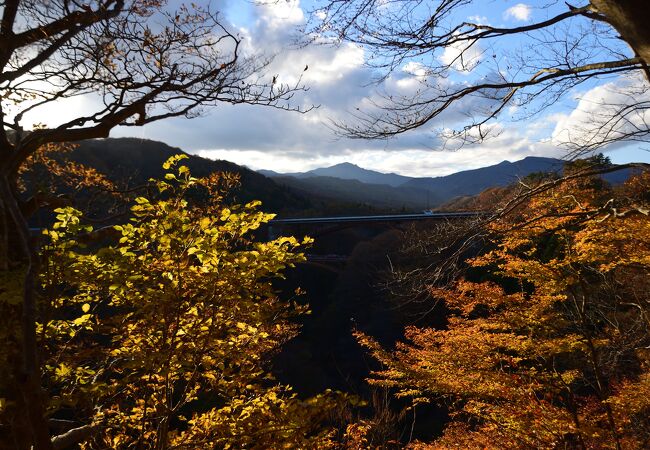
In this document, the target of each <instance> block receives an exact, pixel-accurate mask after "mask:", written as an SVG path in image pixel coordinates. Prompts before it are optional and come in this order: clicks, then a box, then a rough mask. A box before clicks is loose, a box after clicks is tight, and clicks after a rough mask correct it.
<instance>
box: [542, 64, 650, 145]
mask: <svg viewBox="0 0 650 450" xmlns="http://www.w3.org/2000/svg"><path fill="white" fill-rule="evenodd" d="M576 100H577V104H576V106H575V108H574V109H573V110H572V111H571V112H570V113H568V114H559V115H557V117H556V119H557V124H556V126H555V129H554V130H553V133H552V139H553V142H554V143H555V144H556V145H562V146H564V147H568V148H569V149H578V148H581V147H587V146H595V145H599V144H600V143H603V142H605V143H607V142H610V144H608V145H607V146H608V147H620V146H623V145H625V142H624V140H625V138H626V136H627V135H628V134H630V133H637V139H639V140H641V139H648V135H650V133H649V132H648V131H649V130H650V87H649V86H648V85H647V81H646V80H645V78H644V77H643V75H642V74H631V75H624V76H620V77H618V78H617V79H616V80H615V81H612V82H609V83H606V84H603V85H600V86H596V87H594V88H592V89H590V90H588V91H586V92H584V93H582V94H581V95H580V96H579V97H578V98H576Z"/></svg>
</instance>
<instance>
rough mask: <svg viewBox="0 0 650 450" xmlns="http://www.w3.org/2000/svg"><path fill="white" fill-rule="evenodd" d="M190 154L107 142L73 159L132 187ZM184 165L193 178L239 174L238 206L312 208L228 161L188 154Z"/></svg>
mask: <svg viewBox="0 0 650 450" xmlns="http://www.w3.org/2000/svg"><path fill="white" fill-rule="evenodd" d="M179 153H183V154H187V153H185V152H183V151H181V150H180V149H178V148H175V147H171V146H169V145H167V144H164V143H162V142H157V141H151V140H147V139H138V138H108V139H92V140H87V141H82V142H80V143H79V146H78V147H76V148H75V149H74V150H73V151H72V152H71V153H70V155H69V156H70V158H71V159H72V160H74V161H77V162H79V163H82V164H85V165H87V166H90V167H93V168H95V169H97V170H98V171H99V172H101V173H104V174H106V175H107V176H108V178H109V179H112V180H120V181H125V180H127V181H128V184H129V185H130V186H137V185H141V184H144V183H146V182H147V180H149V179H150V178H161V177H163V176H164V173H165V172H166V171H165V170H164V169H163V168H162V164H163V163H164V162H165V161H166V160H167V159H168V158H169V157H170V156H173V155H177V154H179ZM187 156H188V159H186V160H184V161H183V164H184V165H186V166H188V167H189V168H190V170H191V172H192V175H194V176H197V177H203V176H207V175H209V174H211V173H213V172H233V173H237V174H239V177H240V182H241V187H240V188H238V189H237V190H236V192H235V193H234V194H235V199H236V201H238V202H242V203H245V202H249V201H251V200H261V201H262V207H263V209H264V210H266V211H273V212H278V211H289V212H290V213H293V212H295V211H300V210H304V209H309V208H311V207H312V201H311V200H310V199H309V198H307V197H304V196H302V195H299V194H297V193H295V192H293V191H291V190H290V189H287V188H286V187H284V186H280V185H278V184H277V183H275V182H274V181H273V180H271V179H269V178H267V177H265V176H264V175H261V174H259V173H257V172H255V171H253V170H250V169H247V168H245V167H242V166H238V165H237V164H234V163H231V162H228V161H218V160H217V161H215V160H211V159H206V158H201V157H199V156H195V155H189V154H187Z"/></svg>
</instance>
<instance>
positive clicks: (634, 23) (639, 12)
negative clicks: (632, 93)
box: [591, 0, 650, 81]
mask: <svg viewBox="0 0 650 450" xmlns="http://www.w3.org/2000/svg"><path fill="white" fill-rule="evenodd" d="M591 4H592V5H593V6H594V7H596V9H598V12H600V13H601V14H602V15H604V16H605V17H606V18H607V21H608V22H609V23H610V24H611V25H612V26H613V27H614V28H615V29H616V31H618V32H619V34H620V35H621V37H622V38H623V40H625V42H627V43H628V44H629V46H630V47H631V48H632V50H634V52H635V53H636V54H637V55H638V56H639V57H641V58H642V59H643V60H644V61H645V63H646V65H649V66H650V2H648V0H591ZM649 74H650V72H648V70H647V69H646V76H650V75H649ZM649 81H650V78H649Z"/></svg>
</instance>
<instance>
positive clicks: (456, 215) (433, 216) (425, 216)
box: [269, 211, 485, 225]
mask: <svg viewBox="0 0 650 450" xmlns="http://www.w3.org/2000/svg"><path fill="white" fill-rule="evenodd" d="M481 215H485V213H484V212H480V211H479V212H477V211H459V212H447V213H417V214H384V215H376V216H341V217H301V218H294V219H273V220H271V221H270V222H269V225H292V224H296V225H297V224H320V223H354V222H357V223H365V222H401V221H411V220H449V219H460V218H467V217H479V216H481Z"/></svg>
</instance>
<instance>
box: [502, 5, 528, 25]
mask: <svg viewBox="0 0 650 450" xmlns="http://www.w3.org/2000/svg"><path fill="white" fill-rule="evenodd" d="M531 14H532V10H531V8H530V6H529V5H527V4H525V3H517V4H516V5H514V6H511V7H510V8H508V9H506V11H505V12H504V13H503V18H504V19H506V20H508V19H510V20H517V21H520V22H528V21H529V20H530V16H531Z"/></svg>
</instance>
